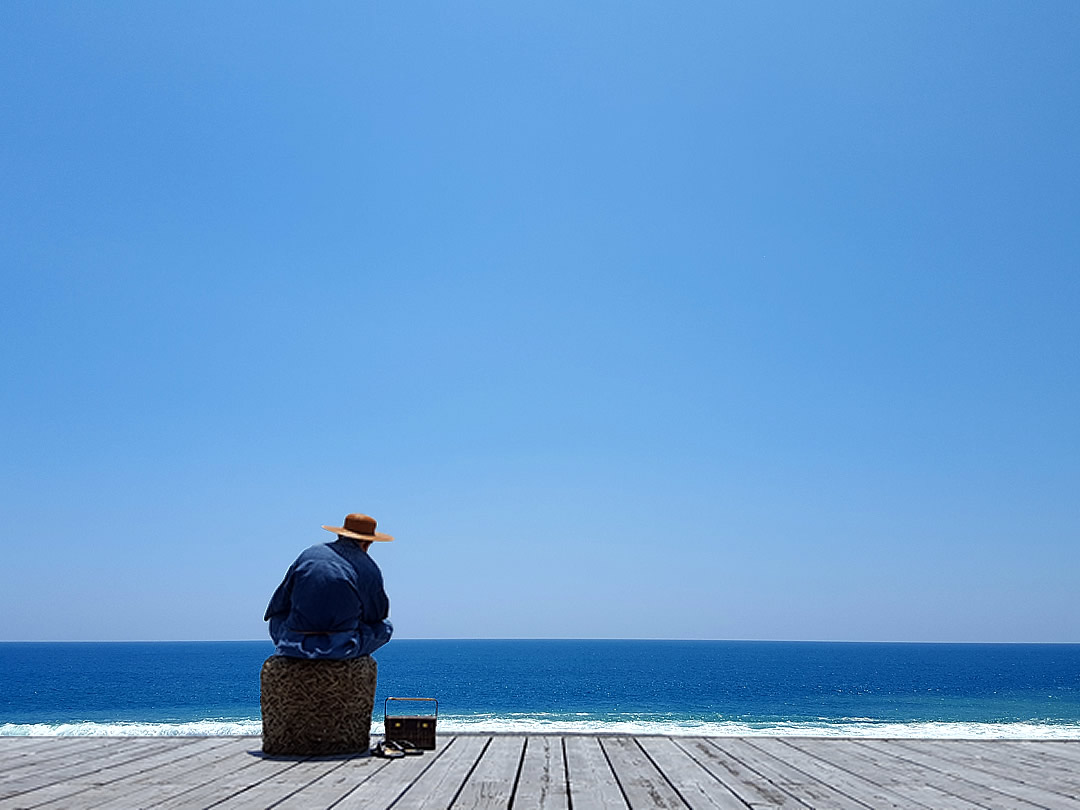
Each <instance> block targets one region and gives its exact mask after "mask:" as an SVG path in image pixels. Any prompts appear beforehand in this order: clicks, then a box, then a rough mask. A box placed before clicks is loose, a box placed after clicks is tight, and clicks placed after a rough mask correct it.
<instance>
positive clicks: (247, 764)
mask: <svg viewBox="0 0 1080 810" xmlns="http://www.w3.org/2000/svg"><path fill="white" fill-rule="evenodd" d="M258 763H259V760H258V759H257V758H255V757H252V758H251V760H250V761H249V762H245V763H243V764H242V765H241V766H240V767H238V768H236V769H235V770H234V771H233V774H237V773H239V772H240V771H243V770H247V769H248V768H252V767H254V766H255V765H257V764H258ZM286 770H287V769H286ZM218 778H219V777H217V776H214V777H212V778H210V779H207V780H206V781H204V782H199V783H198V784H197V785H191V786H190V787H188V788H186V789H184V790H181V791H180V792H179V793H174V794H173V795H172V796H163V797H162V798H160V799H158V800H157V801H155V802H154V803H153V804H148V805H145V808H147V809H148V808H151V807H157V806H158V805H161V804H164V803H165V802H170V801H172V800H173V799H177V798H179V797H180V796H183V795H184V794H185V793H191V792H192V791H195V790H199V789H200V788H204V787H206V786H207V785H211V784H213V783H214V782H216V781H217V780H218ZM267 778H269V777H267Z"/></svg>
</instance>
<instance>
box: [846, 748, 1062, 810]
mask: <svg viewBox="0 0 1080 810" xmlns="http://www.w3.org/2000/svg"><path fill="white" fill-rule="evenodd" d="M866 742H867V743H872V744H873V747H875V748H880V747H881V746H888V747H889V748H892V749H893V750H894V751H897V752H898V753H899V755H900V756H903V757H904V758H905V759H908V760H911V761H913V762H917V763H919V764H921V765H923V766H924V767H927V768H932V769H933V770H936V771H938V772H940V773H943V774H946V775H948V776H949V777H951V778H953V779H955V780H962V781H964V782H967V783H970V784H973V785H981V786H984V787H992V788H993V789H994V790H995V791H997V792H998V793H1001V794H1004V795H1006V796H1008V797H1010V798H1012V799H1017V800H1024V801H1026V802H1028V803H1030V804H1034V805H1036V806H1038V807H1042V808H1057V807H1065V806H1071V807H1073V810H1075V802H1073V803H1072V804H1071V805H1064V804H1062V802H1066V801H1071V800H1066V799H1065V798H1064V797H1062V796H1060V795H1057V794H1054V793H1052V792H1050V791H1047V790H1043V789H1042V788H1038V787H1036V786H1034V785H1027V784H1024V783H1023V782H1019V781H1017V780H1015V779H1012V778H1009V777H1008V776H1007V775H1003V776H1000V777H996V778H991V775H990V774H988V773H986V772H985V771H978V770H976V769H973V768H971V767H969V766H966V765H964V764H963V763H957V762H955V761H953V760H952V759H950V758H948V757H944V756H942V755H941V754H940V752H938V751H936V750H934V749H933V748H931V747H930V746H929V745H928V743H929V742H931V741H930V740H902V739H897V740H886V741H878V740H875V741H869V740H868V741H866ZM948 742H949V744H956V743H959V742H960V741H959V740H949V741H948ZM958 788H959V786H958ZM965 791H966V789H965ZM963 795H964V796H965V797H967V795H968V794H967V792H965V793H964V794H963Z"/></svg>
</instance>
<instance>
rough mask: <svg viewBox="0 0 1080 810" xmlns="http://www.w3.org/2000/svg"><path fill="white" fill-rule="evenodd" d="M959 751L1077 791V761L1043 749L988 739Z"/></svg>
mask: <svg viewBox="0 0 1080 810" xmlns="http://www.w3.org/2000/svg"><path fill="white" fill-rule="evenodd" d="M960 751H961V752H963V753H964V754H966V755H968V756H970V757H974V758H975V759H977V760H979V761H981V762H982V761H985V762H988V763H993V764H994V765H995V766H996V767H1005V768H1017V769H1020V770H1023V771H1024V772H1026V773H1029V774H1032V775H1033V776H1035V777H1036V778H1038V779H1040V780H1047V781H1050V782H1053V783H1055V784H1058V785H1060V786H1061V787H1062V788H1063V789H1064V790H1065V792H1067V793H1068V794H1070V795H1072V796H1075V795H1076V794H1077V792H1080V769H1078V768H1077V764H1076V763H1074V762H1071V761H1069V760H1065V759H1062V758H1060V757H1057V756H1051V755H1048V754H1047V753H1046V752H1045V751H1032V750H1028V749H1024V748H1020V747H1016V746H1010V745H997V744H996V743H994V742H990V741H988V740H978V741H975V742H971V743H968V744H966V745H965V746H964V747H963V748H961V749H960Z"/></svg>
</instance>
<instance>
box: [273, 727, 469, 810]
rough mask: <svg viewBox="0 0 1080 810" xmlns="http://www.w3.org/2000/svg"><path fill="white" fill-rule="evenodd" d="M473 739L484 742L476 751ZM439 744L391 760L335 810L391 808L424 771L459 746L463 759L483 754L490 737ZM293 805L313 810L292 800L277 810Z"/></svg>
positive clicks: (354, 788) (355, 786) (351, 790)
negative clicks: (346, 809) (420, 751)
mask: <svg viewBox="0 0 1080 810" xmlns="http://www.w3.org/2000/svg"><path fill="white" fill-rule="evenodd" d="M471 740H472V741H476V740H478V741H480V746H478V747H476V748H472V747H471V746H472V743H471V742H470V741H471ZM437 741H438V747H437V748H436V750H435V751H433V752H424V753H423V754H422V755H420V756H409V757H405V758H404V759H393V760H387V761H389V765H387V766H386V767H383V768H381V769H380V770H379V771H377V772H376V773H373V774H369V775H366V774H365V775H364V779H363V781H362V782H360V783H359V784H353V785H352V786H351V787H350V788H349V791H348V792H347V793H345V794H343V798H342V799H341V801H340V804H337V805H334V807H335V809H336V808H365V810H379V808H387V807H390V805H392V804H393V802H394V800H395V799H396V798H397V797H399V796H401V795H402V794H403V793H404V792H405V791H406V789H407V788H408V787H409V785H411V784H413V783H414V782H416V781H417V780H418V779H419V778H420V777H421V775H422V774H423V773H424V772H426V771H428V770H429V769H431V768H434V767H435V766H436V765H438V762H440V760H442V759H443V758H445V757H447V756H450V755H451V753H453V752H456V751H458V747H459V746H462V747H463V748H464V750H465V751H464V752H463V756H465V757H468V756H473V757H475V756H478V755H480V752H481V751H482V750H483V747H484V743H485V742H487V738H468V737H464V738H462V737H451V738H449V739H447V740H446V741H445V742H444V738H442V737H440V738H437ZM357 761H359V760H357ZM340 773H341V771H335V772H334V774H333V775H334V778H335V779H337V778H338V775H339V774H340ZM306 793H307V791H303V792H302V793H299V794H297V797H302V796H305V794H306ZM289 805H293V806H295V807H298V808H301V807H302V808H311V807H312V805H309V804H305V802H300V804H296V802H293V801H292V800H289V801H286V802H283V804H282V805H280V806H279V808H278V809H275V810H280V808H283V807H286V806H289ZM395 807H396V806H395Z"/></svg>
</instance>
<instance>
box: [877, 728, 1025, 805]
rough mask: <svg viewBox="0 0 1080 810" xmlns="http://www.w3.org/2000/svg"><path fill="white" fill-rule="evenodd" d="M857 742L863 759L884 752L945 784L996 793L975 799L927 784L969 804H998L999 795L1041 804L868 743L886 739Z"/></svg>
mask: <svg viewBox="0 0 1080 810" xmlns="http://www.w3.org/2000/svg"><path fill="white" fill-rule="evenodd" d="M858 743H859V748H858V749H856V750H857V751H858V752H859V755H861V756H862V757H863V758H864V759H872V756H871V755H872V754H874V753H877V754H879V755H882V754H885V755H887V757H888V758H889V759H890V760H898V761H900V762H904V763H907V764H909V765H915V766H916V767H918V768H919V769H921V770H925V771H930V772H932V773H934V774H936V775H937V776H938V777H939V778H941V779H944V780H945V784H946V785H954V784H955V783H956V782H957V781H961V782H965V783H967V784H969V785H974V786H975V787H977V788H980V789H981V790H983V791H986V792H988V793H992V794H996V796H990V797H986V798H985V799H978V800H976V799H973V798H971V797H970V796H965V795H963V794H962V793H959V792H953V790H951V789H950V788H949V787H942V786H940V785H928V787H932V788H933V789H934V790H937V791H940V792H941V793H944V794H945V795H946V796H950V797H952V798H954V799H960V800H961V801H966V802H970V803H971V804H974V805H977V806H978V807H982V808H986V804H985V803H984V802H985V801H987V800H992V801H995V802H997V803H998V804H1000V801H998V798H997V797H1000V799H1001V800H1002V801H1008V802H1023V803H1024V804H1025V805H1028V806H1030V807H1035V808H1040V809H1041V808H1042V805H1039V804H1036V803H1035V802H1033V801H1031V800H1030V799H1022V798H1020V797H1019V796H1012V795H1010V794H1008V793H1004V792H1002V791H1000V790H998V789H997V788H996V787H995V786H994V785H991V784H986V783H981V782H972V781H970V780H967V779H963V778H962V777H959V776H957V775H955V774H951V773H946V772H945V771H942V770H939V769H938V768H934V767H931V766H929V765H926V764H924V763H921V762H918V761H916V760H913V759H908V758H907V757H904V756H901V755H900V754H898V753H896V752H895V751H888V752H886V751H883V750H881V749H879V748H875V747H873V745H871V744H869V743H879V744H883V745H888V743H887V742H886V741H884V740H876V739H875V740H869V741H867V740H859V741H858ZM863 749H868V750H863ZM901 750H902V749H901ZM954 790H955V789H954Z"/></svg>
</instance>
